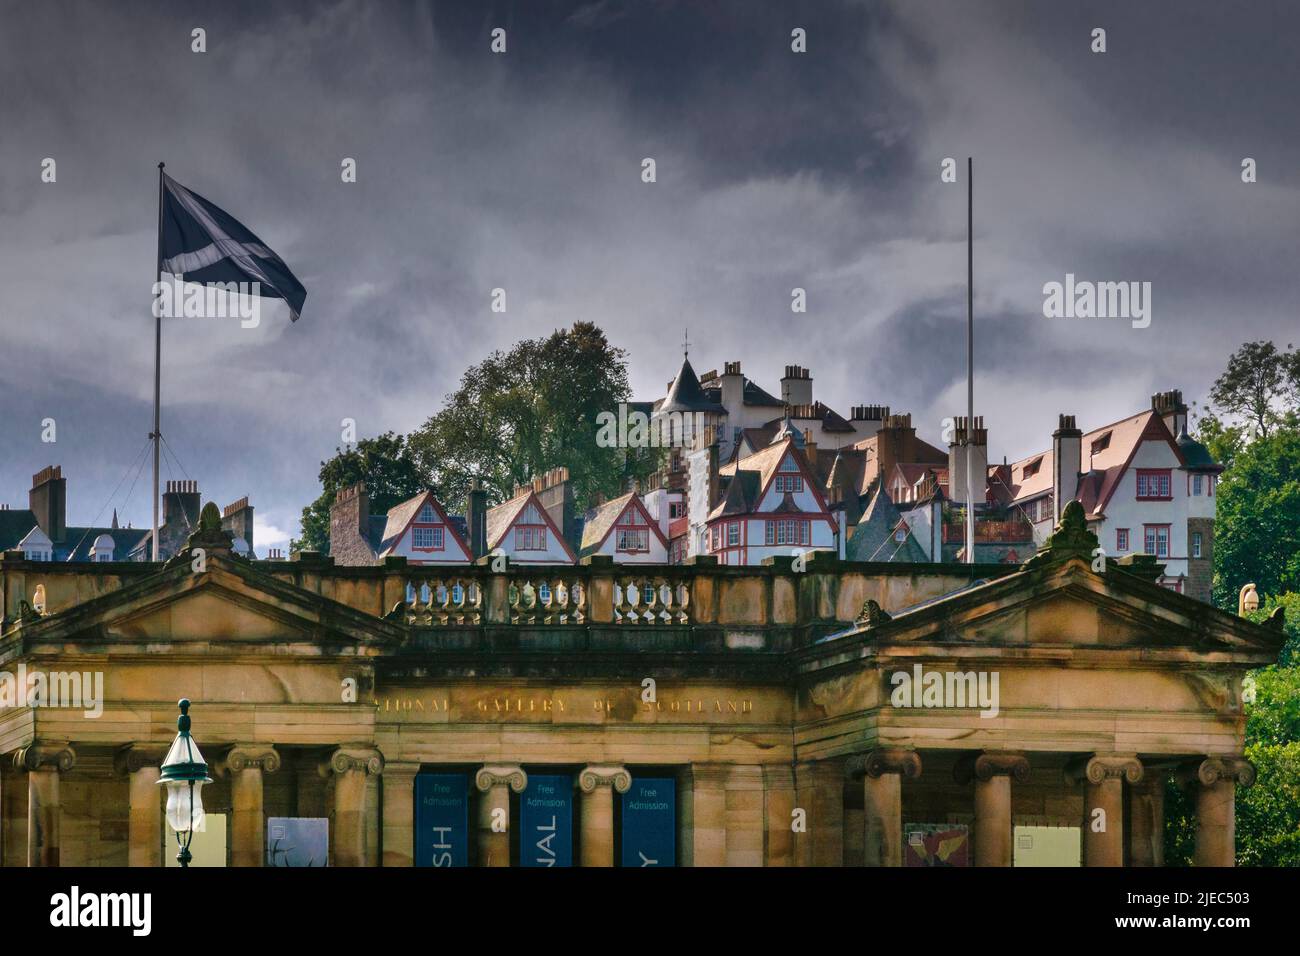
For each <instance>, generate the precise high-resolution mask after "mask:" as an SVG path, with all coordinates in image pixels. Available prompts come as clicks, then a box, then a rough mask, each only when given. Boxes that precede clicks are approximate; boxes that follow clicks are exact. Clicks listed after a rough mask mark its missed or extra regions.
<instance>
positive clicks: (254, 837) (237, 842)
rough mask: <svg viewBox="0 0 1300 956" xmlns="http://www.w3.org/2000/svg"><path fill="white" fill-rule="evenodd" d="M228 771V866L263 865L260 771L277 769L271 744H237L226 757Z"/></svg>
mask: <svg viewBox="0 0 1300 956" xmlns="http://www.w3.org/2000/svg"><path fill="white" fill-rule="evenodd" d="M225 769H226V771H227V772H228V773H229V774H230V800H231V815H230V816H231V821H230V865H231V866H262V865H263V864H264V862H265V860H266V819H265V817H264V815H263V813H262V774H264V773H275V772H276V771H277V770H279V769H280V755H279V754H278V753H276V752H275V748H274V747H273V746H271V745H270V744H237V745H235V746H234V747H232V748H231V749H230V751H229V752H228V753H227V754H226V758H225Z"/></svg>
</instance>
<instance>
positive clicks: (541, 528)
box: [515, 524, 546, 551]
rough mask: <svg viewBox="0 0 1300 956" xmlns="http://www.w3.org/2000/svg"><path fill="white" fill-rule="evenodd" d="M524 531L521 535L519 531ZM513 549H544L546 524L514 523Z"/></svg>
mask: <svg viewBox="0 0 1300 956" xmlns="http://www.w3.org/2000/svg"><path fill="white" fill-rule="evenodd" d="M521 531H522V532H525V535H524V536H522V537H521V535H520V532H521ZM515 550H516V551H545V550H546V525H544V524H517V525H515Z"/></svg>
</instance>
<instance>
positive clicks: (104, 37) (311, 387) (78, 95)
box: [0, 0, 1300, 547]
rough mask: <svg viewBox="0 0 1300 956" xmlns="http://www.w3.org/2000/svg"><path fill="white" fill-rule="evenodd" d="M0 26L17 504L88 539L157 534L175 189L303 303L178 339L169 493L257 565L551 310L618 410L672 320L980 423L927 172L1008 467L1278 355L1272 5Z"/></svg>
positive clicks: (218, 9) (4, 474)
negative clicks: (578, 336) (1120, 300)
mask: <svg viewBox="0 0 1300 956" xmlns="http://www.w3.org/2000/svg"><path fill="white" fill-rule="evenodd" d="M0 11H2V12H0V24H3V30H2V31H0V130H2V131H3V134H2V135H0V288H3V289H4V296H3V298H0V323H3V326H2V327H3V336H4V338H3V350H0V386H2V387H3V388H4V391H5V395H6V400H5V404H4V415H3V418H2V419H0V441H3V443H4V444H3V447H4V448H5V451H6V453H5V455H4V456H3V457H2V458H0V489H3V491H2V492H0V500H7V501H8V502H9V503H11V504H14V505H18V504H23V503H24V501H23V499H24V495H23V492H24V491H25V489H26V487H27V484H28V480H29V478H30V475H31V474H32V473H34V472H35V471H37V470H38V469H39V468H41V467H43V466H44V465H45V464H51V463H61V464H63V465H64V466H65V467H64V471H65V474H67V475H68V477H69V498H70V512H71V514H70V520H72V521H76V522H88V521H90V520H91V519H92V518H94V517H95V512H96V510H98V509H99V508H100V507H101V505H104V504H105V503H106V502H108V503H110V505H109V506H110V507H111V503H112V502H114V501H116V502H117V503H118V504H119V505H121V506H123V507H124V508H125V509H126V511H127V512H128V513H127V514H124V515H123V518H124V520H126V519H127V518H130V519H131V520H134V521H135V522H136V523H137V524H141V523H144V522H146V521H147V520H148V516H149V509H148V493H147V490H143V491H142V487H143V488H147V481H148V474H147V471H146V473H145V474H144V475H143V477H142V478H141V479H140V482H141V483H142V484H137V485H136V487H135V491H134V494H133V496H132V498H131V500H130V501H129V502H127V501H126V500H125V494H126V488H127V487H129V486H130V484H131V478H130V475H132V474H134V472H133V471H132V468H131V466H132V464H133V461H134V455H135V453H136V452H137V451H138V446H140V445H141V444H142V442H143V441H144V436H145V432H147V430H148V426H149V414H150V412H149V409H150V401H151V384H152V382H151V377H152V341H151V319H150V317H149V313H148V285H149V281H150V280H149V269H150V266H151V264H152V259H153V254H154V217H155V215H156V208H155V202H156V169H155V166H156V163H157V162H158V161H159V160H160V159H165V160H166V161H167V163H168V171H169V172H170V173H172V174H173V175H174V176H176V178H178V179H179V180H180V181H181V182H182V183H184V184H186V185H187V186H190V187H191V188H193V189H195V190H196V191H198V192H199V193H201V194H203V195H205V196H207V197H208V198H210V199H212V200H213V201H215V202H217V203H218V204H220V205H222V206H224V207H226V208H227V209H228V210H229V211H230V212H231V213H233V214H234V215H236V216H237V217H239V218H241V219H243V220H244V221H245V222H247V223H248V224H249V225H250V226H251V227H252V228H253V229H255V230H256V231H257V232H258V233H259V234H260V235H261V236H262V238H263V239H264V240H266V242H267V243H268V244H269V245H270V246H271V247H272V248H274V249H275V250H276V251H277V252H279V253H280V254H281V255H282V256H283V257H284V258H285V260H286V261H287V262H288V263H289V265H290V266H291V267H292V268H293V269H294V271H295V272H296V273H297V274H298V276H299V277H300V278H301V279H302V280H303V282H304V284H305V285H306V286H307V289H308V299H307V304H306V308H305V310H304V314H303V319H302V321H300V322H298V323H297V324H295V325H293V326H292V327H290V326H289V323H288V321H287V318H286V317H285V314H284V312H283V306H282V305H279V304H276V305H272V304H270V303H269V302H268V303H267V308H266V309H265V310H264V315H263V319H262V324H261V326H260V327H259V328H258V329H255V330H241V329H239V328H238V325H237V323H235V324H230V325H215V324H212V323H203V322H191V323H190V324H185V323H183V322H178V323H177V324H173V325H168V326H167V328H166V330H165V333H164V334H165V344H164V360H165V361H164V399H165V401H164V419H163V426H164V429H163V430H164V434H165V435H167V437H168V442H169V445H170V447H171V448H172V449H174V450H175V452H176V455H177V457H178V458H179V460H180V465H176V466H174V467H176V468H177V469H178V470H177V471H176V472H175V473H174V474H173V475H172V477H183V476H184V474H182V473H181V472H180V471H179V468H181V467H183V468H184V469H185V470H186V471H187V472H188V474H189V475H190V476H191V477H198V478H199V479H200V481H201V484H202V487H203V489H204V493H205V496H207V497H213V498H216V499H217V500H218V501H219V503H225V502H226V501H230V500H233V499H234V498H236V497H239V496H240V495H242V494H245V493H248V494H250V495H251V496H252V498H253V502H254V504H255V505H256V506H257V507H258V509H259V515H260V516H261V517H262V518H263V519H264V520H265V521H266V522H267V523H268V524H269V525H270V526H271V528H273V529H275V530H273V531H269V532H267V533H266V534H263V535H262V537H261V539H260V541H259V544H260V545H261V546H263V547H264V546H265V545H267V544H270V543H274V542H273V541H271V540H269V539H270V538H272V537H276V536H277V534H278V535H279V536H281V537H282V536H284V535H286V534H288V533H296V531H297V525H296V521H297V514H298V511H299V509H300V508H301V506H302V504H304V503H305V502H306V501H308V500H310V499H311V498H312V497H313V496H314V495H315V493H316V490H317V489H316V483H315V472H316V468H317V463H318V462H319V460H320V459H321V458H323V457H327V456H328V455H329V454H331V453H332V451H333V449H334V447H335V446H336V445H337V444H338V442H339V430H340V425H339V423H340V420H341V419H342V418H345V417H351V418H355V419H356V421H357V424H358V429H359V431H360V433H361V434H374V433H376V432H379V431H383V430H386V429H390V428H391V429H397V430H400V431H405V430H408V429H410V428H413V427H415V426H417V425H418V424H419V423H420V422H421V421H422V420H423V419H424V418H425V417H427V416H428V415H429V414H430V413H432V412H433V411H436V410H437V408H438V407H439V404H440V402H441V399H442V396H443V395H444V394H446V393H447V392H448V391H449V390H450V389H451V388H452V387H454V385H455V383H456V381H457V379H458V378H459V375H460V373H461V371H462V370H463V369H464V368H465V367H466V366H467V365H468V364H470V363H472V362H475V361H478V360H479V359H480V358H481V357H482V356H483V355H485V354H486V353H487V352H489V351H490V350H491V349H493V348H497V347H506V346H508V345H509V344H510V343H511V342H513V341H515V340H517V339H519V338H522V337H526V336H536V335H539V334H543V333H545V332H548V331H549V330H550V329H552V328H555V327H558V326H564V325H568V324H570V323H571V322H572V321H574V320H575V319H591V320H594V321H596V322H598V323H600V324H601V325H602V326H604V327H605V328H606V329H607V330H608V331H609V333H610V335H611V338H613V340H614V341H615V342H616V343H618V344H620V345H622V346H624V347H626V348H628V349H629V350H630V353H631V361H632V366H631V372H632V380H633V384H634V387H635V389H636V392H637V395H638V397H641V398H651V397H654V395H655V394H657V390H658V391H661V390H662V388H663V383H664V382H665V381H666V379H668V378H669V377H670V376H671V375H672V373H673V372H674V371H675V369H676V366H677V364H678V362H679V361H680V347H679V345H678V343H679V342H680V340H681V335H682V329H683V328H684V327H686V326H689V327H690V328H691V339H692V341H693V343H694V345H693V349H692V358H693V359H695V360H696V365H697V368H701V369H705V368H711V367H713V366H714V365H715V364H716V365H720V364H721V363H722V362H723V361H725V360H730V359H740V360H742V361H743V362H744V366H745V369H746V371H747V372H749V373H750V374H752V375H754V376H755V377H757V378H758V379H759V381H760V382H761V383H762V384H764V385H766V386H767V387H769V388H770V389H776V388H777V387H778V386H777V382H776V379H777V378H778V377H779V375H780V369H781V366H782V365H784V364H787V363H798V364H803V365H806V366H810V367H811V368H812V369H813V372H814V376H815V378H816V391H817V394H818V397H821V398H823V399H825V400H827V401H829V402H830V403H832V404H833V405H834V406H836V407H838V408H840V410H841V411H846V410H847V406H848V405H850V404H853V403H855V402H859V401H863V402H865V401H871V402H881V403H886V404H890V405H892V406H893V407H894V408H895V409H897V410H910V411H912V412H913V413H914V417H915V419H916V421H917V423H918V425H919V426H920V427H921V430H922V432H923V433H924V434H926V435H928V436H929V437H930V438H931V439H937V437H938V432H939V429H940V421H941V419H942V417H944V416H946V415H951V414H954V413H956V412H958V411H960V410H961V409H962V408H963V406H964V394H965V385H964V381H963V378H962V376H963V374H964V369H965V353H964V341H965V339H964V328H963V321H964V313H965V248H964V238H965V190H964V188H963V185H962V184H958V185H943V184H941V183H940V182H939V164H940V161H941V160H942V159H943V158H944V157H949V156H951V157H954V158H956V159H958V160H959V162H961V163H962V166H963V167H964V157H965V156H966V155H974V156H975V157H976V215H977V221H976V235H977V246H976V262H977V278H976V295H977V313H978V316H979V322H980V340H979V343H978V349H977V359H978V370H977V401H978V402H979V404H980V406H981V409H980V410H981V411H982V412H983V414H984V415H985V416H986V419H987V420H988V423H989V425H990V431H991V441H992V445H993V447H992V448H991V449H990V454H991V455H993V456H995V457H996V456H999V455H1002V454H1006V455H1009V456H1011V457H1016V456H1017V455H1020V454H1022V453H1025V452H1028V451H1030V450H1033V449H1034V448H1036V447H1039V446H1042V445H1045V444H1046V442H1047V440H1048V439H1047V436H1048V435H1049V434H1050V431H1051V428H1052V426H1053V425H1054V424H1055V414H1056V412H1058V411H1070V412H1073V413H1075V414H1076V415H1078V416H1079V417H1080V420H1081V422H1082V423H1085V424H1089V425H1095V424H1100V423H1102V422H1104V421H1109V420H1113V419H1116V418H1119V417H1121V416H1122V415H1124V414H1127V413H1128V412H1130V411H1133V410H1135V409H1137V408H1139V407H1141V406H1142V405H1143V404H1144V402H1145V400H1146V396H1147V395H1148V394H1149V393H1150V392H1151V391H1153V390H1154V389H1156V388H1165V387H1173V386H1181V387H1183V388H1184V390H1185V391H1186V392H1187V393H1188V394H1189V396H1201V395H1203V394H1204V392H1205V391H1206V389H1207V387H1208V385H1209V383H1210V382H1211V381H1212V380H1213V377H1214V375H1215V374H1216V373H1217V372H1218V371H1219V369H1220V368H1221V366H1222V364H1223V359H1224V357H1225V356H1226V354H1227V353H1228V352H1229V351H1230V350H1231V349H1233V348H1235V347H1236V345H1238V344H1239V343H1240V342H1241V341H1242V340H1244V339H1246V338H1257V337H1269V336H1273V337H1279V338H1281V339H1282V340H1289V339H1288V336H1290V337H1291V338H1294V334H1293V332H1292V330H1293V329H1294V328H1296V326H1297V323H1296V314H1295V305H1294V303H1295V301H1296V296H1295V292H1296V289H1295V284H1296V283H1295V271H1296V270H1295V267H1294V263H1295V261H1296V254H1297V252H1298V251H1300V248H1298V247H1300V241H1298V240H1300V227H1298V226H1297V223H1298V222H1300V217H1298V216H1297V213H1298V212H1300V208H1298V207H1297V193H1296V189H1297V173H1296V170H1297V163H1296V157H1297V156H1298V155H1300V142H1297V139H1298V137H1297V133H1296V129H1295V124H1294V123H1292V122H1291V118H1292V117H1293V116H1294V114H1295V112H1296V106H1297V103H1296V96H1297V94H1296V92H1295V91H1296V89H1297V80H1298V79H1300V77H1298V76H1297V73H1298V72H1300V68H1298V67H1297V65H1296V62H1295V58H1294V55H1293V52H1292V50H1291V49H1290V47H1289V38H1290V37H1291V36H1293V35H1294V32H1295V28H1296V26H1297V20H1300V15H1298V14H1297V12H1296V11H1295V10H1294V8H1293V7H1291V6H1289V5H1287V4H1283V3H1277V4H1269V3H1251V4H1246V5H1233V6H1231V8H1227V7H1225V6H1224V5H1222V4H1219V3H1202V4H1191V3H1177V4H1175V3H1145V4H1136V5H1135V4H1128V3H1123V4H1121V3H1113V4H1059V3H1051V4H1047V3H1043V4H1024V3H970V2H963V3H957V2H952V3H936V2H917V0H906V2H900V3H896V4H888V3H879V2H864V3H851V2H819V3H811V4H799V5H793V4H786V3H754V2H740V0H733V2H710V3H693V2H685V0H683V2H641V3H619V2H614V0H598V2H592V3H558V2H546V0H528V2H523V3H513V4H505V3H477V2H475V3H471V2H465V3H454V4H451V3H430V4H402V3H361V2H337V3H328V4H281V3H277V4H262V3H221V4H216V3H208V4H197V3H193V4H185V3H181V4H177V3H167V4H162V3H158V4H146V3H131V4H126V3H121V4H111V5H110V4H90V3H87V4H84V5H77V4H63V3H47V4H30V3H5V4H3V5H0ZM196 26H202V27H203V28H205V29H206V30H207V33H208V52H207V53H206V54H203V55H197V54H193V53H191V52H190V48H189V47H190V30H191V29H192V28H194V27H196ZM498 26H500V27H503V28H505V29H506V30H507V31H508V43H509V52H508V53H507V54H506V55H505V56H494V55H492V54H490V53H489V52H488V43H489V39H490V33H491V30H492V29H493V28H494V27H498ZM796 26H798V27H802V28H804V29H806V30H807V33H808V51H809V52H808V53H807V54H805V55H795V54H793V53H791V52H790V31H791V29H792V28H793V27H796ZM1095 26H1102V27H1105V28H1106V29H1107V31H1108V46H1109V51H1108V52H1107V53H1106V54H1104V55H1094V54H1092V53H1090V52H1089V50H1088V44H1089V32H1090V30H1091V29H1092V28H1093V27H1095ZM46 156H51V157H54V158H56V159H57V161H58V164H59V165H58V171H59V180H58V183H57V184H55V185H43V184H41V183H40V182H39V179H38V175H39V163H40V161H41V159H42V158H44V157H46ZM345 156H346V157H354V158H355V159H356V160H357V163H358V170H359V181H358V182H357V183H356V184H355V185H344V184H342V183H341V182H340V180H339V163H340V160H341V159H342V158H343V157H345ZM646 156H651V157H654V158H655V160H656V162H657V164H658V182H657V183H655V184H653V185H645V184H643V183H641V181H640V162H641V159H642V158H643V157H646ZM1243 156H1252V157H1254V158H1256V159H1257V160H1258V161H1259V170H1260V182H1259V183H1257V184H1255V185H1252V186H1246V185H1243V184H1242V183H1241V181H1240V178H1239V171H1240V166H1239V164H1240V161H1241V158H1242V157H1243ZM963 175H964V173H963ZM1066 272H1073V273H1075V274H1076V275H1078V276H1079V277H1081V278H1093V279H1112V280H1120V279H1132V280H1142V281H1151V282H1152V283H1153V289H1154V291H1153V297H1154V318H1153V322H1152V325H1151V327H1150V328H1148V329H1143V330H1135V329H1132V328H1130V327H1129V326H1128V324H1127V323H1124V322H1119V321H1113V322H1109V323H1102V322H1099V321H1094V322H1092V323H1087V322H1083V321H1078V322H1074V323H1071V322H1068V321H1065V320H1047V319H1044V318H1043V317H1042V313H1041V308H1042V286H1043V284H1044V283H1045V282H1048V281H1052V280H1060V279H1062V278H1063V277H1064V274H1065V273H1066ZM794 286H800V287H803V288H806V289H807V290H808V298H809V312H808V314H807V315H792V314H791V313H790V311H789V302H790V289H791V288H792V287H794ZM495 287H504V288H505V289H506V290H507V295H508V304H509V312H508V313H507V314H505V315H494V314H492V313H490V312H489V311H488V301H489V294H490V290H491V289H493V288H495ZM45 417H54V418H56V420H58V422H59V441H58V443H57V444H56V445H54V446H50V445H46V444H42V443H41V441H40V421H41V419H43V418H45ZM124 474H126V475H128V477H127V479H126V482H125V484H124V485H123V486H122V488H121V490H120V491H119V492H118V495H117V496H116V497H114V496H113V495H112V494H111V493H112V492H113V491H114V488H115V487H117V486H118V482H119V480H120V479H122V477H123V475H124ZM166 477H168V475H167V474H166V473H164V478H166Z"/></svg>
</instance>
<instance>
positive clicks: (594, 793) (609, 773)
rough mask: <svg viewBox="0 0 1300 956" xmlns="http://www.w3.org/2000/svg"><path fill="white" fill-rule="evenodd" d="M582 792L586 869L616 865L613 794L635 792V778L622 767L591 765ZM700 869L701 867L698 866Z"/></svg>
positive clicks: (582, 778)
mask: <svg viewBox="0 0 1300 956" xmlns="http://www.w3.org/2000/svg"><path fill="white" fill-rule="evenodd" d="M578 788H579V789H580V790H581V791H582V810H581V812H580V814H579V822H580V825H581V827H582V859H581V863H582V865H583V866H613V865H614V791H615V790H617V791H618V792H619V793H627V792H628V791H629V790H631V789H632V775H631V774H630V773H628V772H627V770H626V769H625V768H623V767H609V766H595V765H589V766H587V767H585V768H583V770H582V772H581V773H579V774H578ZM697 865H698V864H697Z"/></svg>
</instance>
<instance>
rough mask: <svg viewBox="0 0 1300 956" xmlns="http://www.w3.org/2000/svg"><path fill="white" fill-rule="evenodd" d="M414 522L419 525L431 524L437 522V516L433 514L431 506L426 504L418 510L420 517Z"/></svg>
mask: <svg viewBox="0 0 1300 956" xmlns="http://www.w3.org/2000/svg"><path fill="white" fill-rule="evenodd" d="M415 520H416V521H418V522H420V523H421V524H433V523H434V522H435V521H437V520H438V515H437V513H436V512H434V510H433V505H431V504H428V503H427V502H426V503H425V505H424V507H423V508H421V509H420V517H418V518H416V519H415Z"/></svg>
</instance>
